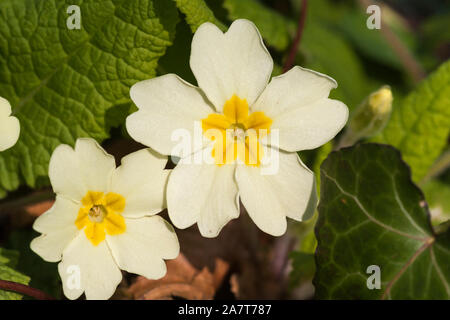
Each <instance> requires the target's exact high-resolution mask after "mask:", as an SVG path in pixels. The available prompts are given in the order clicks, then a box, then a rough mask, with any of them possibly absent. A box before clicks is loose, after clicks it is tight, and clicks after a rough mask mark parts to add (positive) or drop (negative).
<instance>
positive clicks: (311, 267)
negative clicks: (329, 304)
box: [289, 251, 316, 288]
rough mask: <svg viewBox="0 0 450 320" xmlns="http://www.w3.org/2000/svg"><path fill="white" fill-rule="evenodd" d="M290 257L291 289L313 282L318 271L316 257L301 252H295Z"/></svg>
mask: <svg viewBox="0 0 450 320" xmlns="http://www.w3.org/2000/svg"><path fill="white" fill-rule="evenodd" d="M289 257H290V258H291V259H292V271H291V273H290V274H289V287H291V288H293V287H297V286H299V285H301V284H302V283H305V282H306V281H311V279H312V278H313V276H314V272H315V270H316V264H315V262H314V255H313V254H311V253H305V252H301V251H293V252H291V254H290V255H289Z"/></svg>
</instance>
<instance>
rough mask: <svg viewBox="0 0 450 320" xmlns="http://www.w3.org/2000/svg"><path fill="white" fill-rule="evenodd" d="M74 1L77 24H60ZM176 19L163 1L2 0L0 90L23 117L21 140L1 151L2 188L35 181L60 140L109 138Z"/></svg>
mask: <svg viewBox="0 0 450 320" xmlns="http://www.w3.org/2000/svg"><path fill="white" fill-rule="evenodd" d="M74 4H75V5H76V4H78V5H79V6H80V10H81V29H80V30H69V29H68V28H67V26H66V20H67V18H68V17H69V15H68V14H67V7H68V6H69V5H74ZM177 21H178V12H177V10H176V7H175V5H174V3H172V2H170V1H166V0H142V1H138V0H102V1H98V0H84V1H80V0H77V1H76V0H70V1H69V0H67V1H60V0H58V1H57V0H47V1H34V0H3V1H0V79H1V80H0V96H3V97H5V98H6V99H8V100H9V101H10V103H11V105H12V108H13V113H14V114H15V115H16V116H17V117H18V118H19V120H20V123H21V136H20V139H19V142H18V143H17V144H16V145H15V146H14V147H13V148H11V149H10V150H7V151H5V152H2V153H1V154H0V190H1V189H6V190H14V189H16V188H17V187H18V186H19V184H21V183H22V182H24V181H25V182H26V183H27V184H28V185H29V186H31V187H34V186H35V185H36V181H37V179H38V178H39V177H46V176H47V168H48V162H49V159H50V155H51V154H52V152H53V150H54V148H55V147H56V146H58V145H59V144H61V143H67V144H70V145H73V144H74V142H75V140H76V139H77V138H78V137H86V136H89V137H92V138H95V139H96V140H98V141H102V140H103V139H105V138H107V137H108V133H109V129H110V127H111V126H112V125H117V123H118V121H117V118H119V119H120V117H122V119H123V117H124V115H125V113H126V110H127V109H126V106H127V105H129V104H130V103H131V100H130V98H129V89H130V87H131V86H132V85H133V84H134V83H136V82H137V81H140V80H144V79H148V78H151V77H153V76H154V75H155V68H156V66H157V62H158V58H159V57H161V56H162V55H163V54H164V52H165V50H166V48H167V47H168V46H169V45H171V43H172V39H173V37H174V32H175V25H176V23H177ZM124 106H125V107H124ZM116 108H119V109H121V110H122V112H118V113H114V111H113V110H114V109H116ZM116 111H117V110H116ZM111 112H112V113H111ZM111 115H112V117H111Z"/></svg>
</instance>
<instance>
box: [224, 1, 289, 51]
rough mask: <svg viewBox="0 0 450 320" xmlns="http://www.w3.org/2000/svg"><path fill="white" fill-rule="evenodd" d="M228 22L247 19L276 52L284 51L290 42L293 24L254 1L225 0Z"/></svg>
mask: <svg viewBox="0 0 450 320" xmlns="http://www.w3.org/2000/svg"><path fill="white" fill-rule="evenodd" d="M223 6H224V7H225V9H227V10H228V17H229V19H230V20H236V19H242V18H244V19H248V20H251V21H252V22H254V23H255V25H256V26H257V27H258V29H259V31H260V32H261V35H262V37H263V38H264V40H265V41H266V42H267V44H268V45H270V46H272V47H274V48H275V49H276V50H279V51H283V50H286V49H287V48H288V46H289V43H290V41H291V36H290V32H289V31H290V30H291V33H292V29H294V30H295V23H293V22H290V21H289V20H287V19H286V18H284V17H283V16H281V15H280V14H279V13H278V12H276V11H274V10H271V9H269V8H268V7H266V6H264V5H263V4H261V3H260V2H258V1H255V0H225V1H224V3H223Z"/></svg>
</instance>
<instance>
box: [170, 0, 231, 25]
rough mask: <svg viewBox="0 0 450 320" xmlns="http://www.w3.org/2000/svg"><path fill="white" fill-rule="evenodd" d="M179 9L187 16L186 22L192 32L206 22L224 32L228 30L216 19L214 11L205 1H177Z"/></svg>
mask: <svg viewBox="0 0 450 320" xmlns="http://www.w3.org/2000/svg"><path fill="white" fill-rule="evenodd" d="M175 3H176V5H177V7H178V9H179V10H180V11H181V12H182V13H183V14H184V15H185V16H186V22H187V23H188V24H189V26H190V27H191V30H192V32H195V31H196V30H197V28H198V27H199V26H200V25H201V24H202V23H205V22H212V23H214V24H215V25H217V26H218V27H219V28H220V29H222V31H224V30H225V29H226V27H225V25H224V24H223V23H222V22H220V21H219V20H217V19H216V17H215V16H214V13H213V12H212V10H211V9H210V8H209V7H208V5H207V4H206V3H205V1H204V0H175Z"/></svg>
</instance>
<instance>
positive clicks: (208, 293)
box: [128, 254, 229, 300]
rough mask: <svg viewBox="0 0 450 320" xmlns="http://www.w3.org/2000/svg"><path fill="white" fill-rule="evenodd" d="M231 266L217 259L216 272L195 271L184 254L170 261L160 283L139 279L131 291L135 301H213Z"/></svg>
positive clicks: (206, 270) (131, 287) (129, 290)
mask: <svg viewBox="0 0 450 320" xmlns="http://www.w3.org/2000/svg"><path fill="white" fill-rule="evenodd" d="M228 270H229V265H228V264H227V263H226V262H225V261H223V260H221V259H219V258H217V259H216V263H215V268H214V272H213V273H212V272H211V271H210V270H209V269H208V268H207V267H203V268H202V269H201V270H198V269H196V268H194V267H193V266H192V265H191V264H190V262H189V261H188V260H187V259H186V257H185V256H184V255H183V254H180V255H179V256H178V258H176V259H175V260H169V261H167V274H166V276H165V277H164V278H162V279H159V280H149V279H147V278H145V277H141V276H140V277H138V278H137V280H136V281H135V282H134V283H133V284H132V285H131V286H130V287H129V289H128V292H129V293H130V294H131V295H132V296H133V297H134V299H143V300H161V299H163V300H167V299H173V298H174V297H179V298H183V299H188V300H210V299H213V298H214V295H215V293H216V291H217V289H218V288H219V287H220V285H221V284H222V282H223V279H224V277H225V275H226V274H227V273H228Z"/></svg>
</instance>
